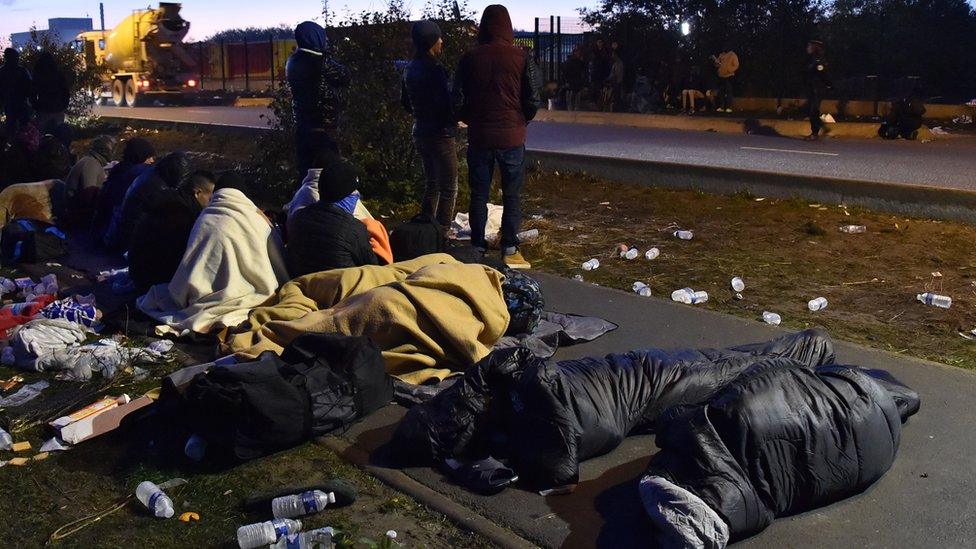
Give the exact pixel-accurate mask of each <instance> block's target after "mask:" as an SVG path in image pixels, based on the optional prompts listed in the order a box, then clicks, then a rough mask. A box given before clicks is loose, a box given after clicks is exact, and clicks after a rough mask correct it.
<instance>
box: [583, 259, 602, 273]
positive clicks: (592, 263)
mask: <svg viewBox="0 0 976 549" xmlns="http://www.w3.org/2000/svg"><path fill="white" fill-rule="evenodd" d="M599 268H600V260H599V259H597V258H595V257H594V258H593V259H591V260H589V261H587V262H586V263H583V270H584V271H592V270H595V269H599Z"/></svg>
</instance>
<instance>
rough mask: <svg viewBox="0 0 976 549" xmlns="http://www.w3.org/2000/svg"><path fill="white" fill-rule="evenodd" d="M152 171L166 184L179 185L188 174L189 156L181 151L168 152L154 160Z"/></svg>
mask: <svg viewBox="0 0 976 549" xmlns="http://www.w3.org/2000/svg"><path fill="white" fill-rule="evenodd" d="M153 171H155V172H156V175H158V176H159V178H160V179H162V180H163V181H164V182H166V185H167V186H169V187H172V188H176V187H179V186H180V184H181V183H182V182H183V181H184V180H186V178H187V177H189V176H190V158H189V157H188V156H186V153H182V152H173V153H169V154H167V155H166V156H164V157H162V158H160V159H159V162H156V165H155V167H153Z"/></svg>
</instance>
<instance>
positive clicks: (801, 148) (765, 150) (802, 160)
mask: <svg viewBox="0 0 976 549" xmlns="http://www.w3.org/2000/svg"><path fill="white" fill-rule="evenodd" d="M95 112H96V114H100V115H103V116H113V117H125V118H140V119H147V120H160V121H175V122H189V123H207V124H217V125H224V126H238V127H249V128H265V127H267V124H266V122H265V120H264V119H262V118H261V115H264V114H266V113H267V112H268V110H267V109H266V108H263V107H237V108H235V107H145V108H138V109H127V108H118V107H98V108H97V109H96V110H95ZM527 147H528V148H529V149H530V150H535V151H550V152H561V153H572V154H580V155H586V156H593V157H605V158H616V159H627V160H640V161H652V162H660V163H673V164H676V165H697V166H703V167H712V168H730V169H736V170H750V171H757V172H764V173H776V174H787V175H794V176H819V177H827V178H835V179H847V180H857V181H868V182H878V183H901V184H906V185H920V186H932V187H938V188H947V189H956V190H967V191H976V177H973V174H974V173H976V138H955V139H947V140H938V141H933V142H931V143H921V142H907V141H881V140H826V141H823V142H818V143H807V142H805V141H802V140H798V139H793V138H787V137H771V136H763V135H744V134H723V133H712V132H701V131H698V132H696V131H682V130H668V129H654V128H631V127H621V126H596V125H589V124H570V123H546V122H539V123H533V124H531V125H529V137H528V142H527Z"/></svg>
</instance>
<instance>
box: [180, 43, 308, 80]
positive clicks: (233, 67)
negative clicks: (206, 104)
mask: <svg viewBox="0 0 976 549" xmlns="http://www.w3.org/2000/svg"><path fill="white" fill-rule="evenodd" d="M297 47H298V46H297V44H296V43H295V41H294V40H292V39H281V38H272V37H269V38H267V39H264V40H243V41H241V42H226V41H224V40H220V41H217V42H197V43H194V44H189V45H188V50H189V52H190V54H191V56H193V58H194V59H195V60H196V61H197V70H198V71H199V78H200V89H201V90H213V91H216V90H221V91H230V92H244V93H247V92H268V91H274V89H275V87H276V86H277V85H278V82H279V81H280V80H281V79H282V77H283V76H284V74H285V63H286V62H287V61H288V56H289V55H291V53H292V52H293V51H295V49H296V48H297Z"/></svg>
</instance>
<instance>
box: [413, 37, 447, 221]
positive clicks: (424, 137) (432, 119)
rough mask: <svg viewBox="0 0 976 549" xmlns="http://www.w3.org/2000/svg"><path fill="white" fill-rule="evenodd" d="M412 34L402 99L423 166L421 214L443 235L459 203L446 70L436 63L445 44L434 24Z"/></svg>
mask: <svg viewBox="0 0 976 549" xmlns="http://www.w3.org/2000/svg"><path fill="white" fill-rule="evenodd" d="M410 34H411V36H412V38H413V45H414V47H415V48H416V53H415V55H414V58H413V61H411V62H410V64H408V65H407V68H406V70H405V71H404V73H403V85H402V86H401V93H400V97H401V100H402V101H403V107H404V108H405V109H406V110H407V112H409V113H410V114H412V115H413V116H414V119H415V122H414V125H413V138H414V142H415V143H416V145H417V152H418V153H420V158H421V160H422V161H423V164H424V174H425V176H426V183H427V186H426V189H425V190H424V199H423V203H422V204H421V210H420V213H422V214H425V215H427V216H429V217H430V218H432V219H435V220H436V221H437V223H438V224H440V226H441V227H442V228H444V229H445V230H446V229H447V228H448V227H450V225H451V221H452V220H453V219H454V201H455V199H456V198H457V147H456V143H455V137H456V135H457V120H456V118H455V117H454V112H453V110H452V109H451V95H450V88H449V85H448V79H447V71H445V70H444V67H443V65H441V64H440V62H439V61H438V60H437V57H438V56H439V55H440V53H441V51H442V50H443V46H444V41H443V40H442V39H441V29H440V28H439V27H438V26H437V24H436V23H434V22H433V21H419V22H417V23H414V25H413V28H412V29H411V33H410Z"/></svg>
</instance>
